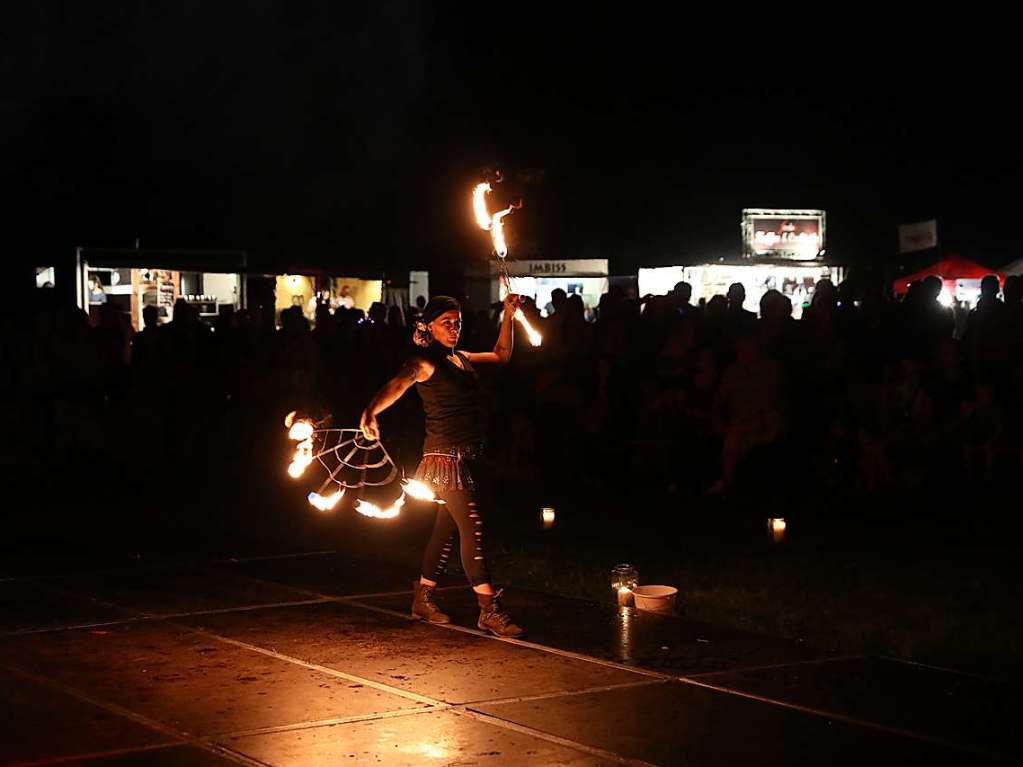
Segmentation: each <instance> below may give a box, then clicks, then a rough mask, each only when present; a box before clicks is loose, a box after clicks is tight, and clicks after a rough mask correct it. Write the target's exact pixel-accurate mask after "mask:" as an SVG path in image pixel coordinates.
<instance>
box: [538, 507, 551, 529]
mask: <svg viewBox="0 0 1023 767" xmlns="http://www.w3.org/2000/svg"><path fill="white" fill-rule="evenodd" d="M540 516H541V518H542V519H543V529H544V530H550V529H551V528H552V527H554V509H552V508H551V507H550V506H544V507H543V508H542V509H541V510H540Z"/></svg>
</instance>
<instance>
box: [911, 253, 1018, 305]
mask: <svg viewBox="0 0 1023 767" xmlns="http://www.w3.org/2000/svg"><path fill="white" fill-rule="evenodd" d="M989 274H993V275H995V276H997V277H998V282H999V283H1003V282H1005V275H1004V274H1002V273H1001V272H996V271H995V270H993V269H988V268H987V267H984V266H981V265H980V264H975V263H973V262H972V261H970V260H969V259H966V258H963V257H962V256H960V255H959V254H958V253H949V254H948V255H947V256H945V257H944V258H943V259H941V260H940V261H938V263H936V264H932V265H931V266H928V267H927V268H926V269H921V270H920V271H919V272H916V273H915V274H907V275H906V276H904V277H899V278H897V279H896V280H895V282H893V283H892V290H893V291H894V292H895V294H896V295H901V294H902V293H905V292H906V291H907V290H909V285H910V283H913V282H917V281H918V280H922V279H923V278H924V277H930V276H931V275H935V276H937V277H941V281H942V282H943V283H944V284H945V287H946V288H947V289H948V291H949V292H950V293H952V292H954V291H955V283H956V280H980V279H983V278H984V277H987V276H988V275H989Z"/></svg>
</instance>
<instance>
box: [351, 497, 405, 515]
mask: <svg viewBox="0 0 1023 767" xmlns="http://www.w3.org/2000/svg"><path fill="white" fill-rule="evenodd" d="M404 505H405V495H404V494H402V495H400V496H398V500H396V501H395V502H394V503H392V504H391V505H390V506H388V507H387V508H386V509H381V508H380V507H379V506H377V505H376V504H375V503H370V502H369V501H364V500H362V499H361V498H360V499H359V501H358V503H356V504H355V510H356V511H357V512H359V513H360V514H362V515H364V516H367V517H373V518H374V519H394V518H395V517H396V516H398V514H399V513H401V507H402V506H404Z"/></svg>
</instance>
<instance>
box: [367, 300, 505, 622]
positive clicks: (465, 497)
mask: <svg viewBox="0 0 1023 767" xmlns="http://www.w3.org/2000/svg"><path fill="white" fill-rule="evenodd" d="M518 306H519V297H518V296H517V295H516V294H514V293H509V294H508V295H507V296H506V297H505V299H504V318H503V320H502V322H501V330H500V333H499V335H498V338H497V343H496V344H495V345H494V350H493V351H491V352H479V353H472V352H463V351H457V350H456V349H455V347H456V345H457V344H458V338H459V335H460V333H461V328H462V314H461V307H460V306H459V303H458V301H457V300H455V299H454V298H450V297H448V296H436V297H434V298H432V299H431V300H430V302H429V303H428V304H427V305H426V306H425V307H424V308H423V312H422V315H421V316H420V317H419V319H418V321H417V322H416V330H415V339H414V340H415V342H416V345H417V346H419V347H420V350H417V352H416V353H415V354H413V355H412V356H410V357H409V359H408V360H406V362H405V364H404V365H403V366H402V368H401V370H400V371H399V372H398V374H397V375H396V376H394V378H392V379H391V380H390V381H388V382H387V383H386V384H384V386H383V388H382V389H381V390H380V391H379V392H377V394H376V395H375V396H374V397H373V399H372V400H371V401H370V403H369V404H368V405H367V406H366V409H365V410H364V411H363V413H362V418H361V421H360V424H359V426H360V428H361V429H362V430H363V432H364V433H365V435H366V436H367V437H368V438H370V439H374V440H379V439H380V427H379V426H378V425H377V416H378V415H379V414H380V413H381V412H383V411H384V410H386V409H387V408H388V407H390V406H391V405H392V404H394V403H395V402H396V401H397V400H398V399H399V398H400V397H401V396H402V395H403V394H404V393H405V392H406V391H408V390H409V388H411V387H412V385H413V384H415V385H416V387H417V390H418V391H419V394H420V396H421V397H422V400H423V409H424V410H425V412H426V439H425V440H424V442H423V459H422V461H421V462H420V464H419V468H418V469H417V471H416V475H415V476H416V479H418V480H420V481H422V482H426V483H428V484H430V485H431V486H432V487H433V488H434V490H435V492H436V497H437V498H438V499H439V500H440V501H441V503H439V504H438V507H437V516H436V519H435V521H434V526H433V533H432V534H431V536H430V541H429V543H428V544H427V546H426V552H425V554H424V555H423V564H422V571H421V574H420V577H419V580H418V581H417V582H416V583H415V584H413V588H414V596H413V599H412V616H413V617H414V618H420V619H422V620H425V621H428V622H430V623H448V622H450V618H449V617H448V616H447V615H445V614H444V613H443V612H441V610H440V609H439V608H438V607H437V605H436V604H435V603H434V601H433V595H434V589H436V587H437V581H438V580H439V579H440V577H441V575H443V573H444V570H445V568H446V567H447V562H448V557H449V556H450V555H451V551H452V549H453V547H454V543H455V539H456V538H457V539H458V541H459V552H460V553H461V558H462V568H463V569H464V570H465V573H466V575H467V576H468V579H469V583H470V584H471V585H472V588H473V591H475V592H476V599H477V601H478V602H479V608H480V614H479V620H478V621H477V625H478V626H479V628H481V629H483V630H485V631H489V632H490V633H492V634H494V635H495V636H500V637H517V636H520V635H521V634H522V633H523V631H522V629H521V628H520V627H518V626H516V625H515V624H514V623H512V621H511V618H510V617H509V616H508V614H507V613H506V612H504V610H503V609H502V608H501V604H500V595H501V592H500V591H498V592H495V591H494V588H493V586H492V585H491V582H490V573H489V570H488V568H487V558H486V550H485V546H484V543H485V536H486V530H485V526H484V521H483V515H482V513H481V511H480V509H479V506H478V504H477V487H476V480H477V479H478V478H479V469H480V464H479V459H480V458H481V457H482V451H483V423H482V421H483V418H482V416H483V412H482V403H481V401H480V382H479V376H478V374H477V373H476V370H475V369H474V365H504V364H507V362H508V360H510V359H511V354H512V338H513V332H512V322H513V319H514V316H515V312H516V310H517V309H518Z"/></svg>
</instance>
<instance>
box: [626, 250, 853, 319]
mask: <svg viewBox="0 0 1023 767" xmlns="http://www.w3.org/2000/svg"><path fill="white" fill-rule="evenodd" d="M842 271H843V270H842V268H841V267H838V266H834V265H825V264H793V263H770V264H765V263H759V264H750V263H745V262H735V263H714V264H696V265H694V266H666V267H659V268H652V269H640V270H639V294H640V296H645V295H655V296H661V295H665V294H667V293H670V292H671V290H672V288H674V287H675V285H676V283H679V282H688V283H689V284H690V285H692V286H693V296H692V299H691V300H692V303H694V304H696V303H698V302H699V301H700V299H703V300H704V301H709V300H710V299H711V298H713V297H714V296H724V295H727V294H728V287H729V286H730V285H732V284H733V283H736V282H738V283H740V284H741V285H742V287H743V289H744V290H745V291H746V301H745V303H744V308H746V309H748V310H749V311H751V312H756V313H759V312H760V299H761V298H763V296H764V293H766V292H767V291H769V290H777V291H778V292H779V293H781V294H782V295H784V296H786V297H787V298H788V299H789V300H790V301H791V302H792V316H793V317H795V318H796V319H799V318H800V317H801V316H802V314H803V309H804V308H805V307H807V306H809V305H810V298H811V297H812V296H813V291H814V288H815V287H816V285H817V283H818V281H820V280H823V279H828V280H831V281H832V282H833V283H834V284H835V285H838V284H839V283H840V282H841V280H842Z"/></svg>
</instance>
